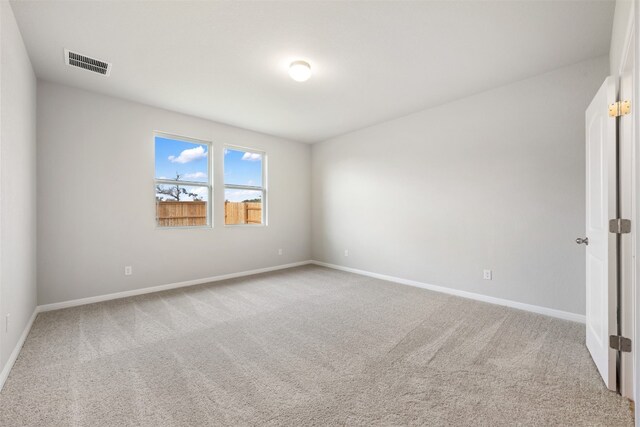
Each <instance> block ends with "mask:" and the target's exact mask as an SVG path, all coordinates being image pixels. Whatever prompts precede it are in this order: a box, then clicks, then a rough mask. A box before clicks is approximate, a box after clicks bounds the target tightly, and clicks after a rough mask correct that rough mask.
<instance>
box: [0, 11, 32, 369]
mask: <svg viewBox="0 0 640 427" xmlns="http://www.w3.org/2000/svg"><path fill="white" fill-rule="evenodd" d="M0 41H1V42H0V57H1V58H0V80H1V83H0V235H1V236H2V239H1V240H0V241H1V243H0V325H1V327H0V350H1V351H0V370H1V369H2V368H3V367H4V366H5V364H6V363H7V360H8V359H9V356H10V354H11V352H12V351H13V350H14V348H15V347H16V344H17V343H18V341H19V339H20V336H21V335H22V333H23V331H24V329H25V327H26V326H27V324H28V322H29V319H30V318H31V316H32V314H33V312H34V310H35V307H36V78H35V75H34V73H33V69H32V67H31V62H30V61H29V57H28V56H27V52H26V50H25V47H24V44H23V42H22V37H21V35H20V32H19V31H18V26H17V24H16V21H15V18H14V16H13V12H12V11H11V6H10V5H9V3H8V2H7V1H4V0H2V1H1V2H0ZM7 314H10V315H11V317H10V322H9V329H8V331H6V328H5V319H6V316H7Z"/></svg>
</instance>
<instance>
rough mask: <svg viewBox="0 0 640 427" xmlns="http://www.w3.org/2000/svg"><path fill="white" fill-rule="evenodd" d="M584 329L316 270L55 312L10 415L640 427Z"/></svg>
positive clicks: (40, 420) (21, 371)
mask: <svg viewBox="0 0 640 427" xmlns="http://www.w3.org/2000/svg"><path fill="white" fill-rule="evenodd" d="M583 336H584V326H583V325H580V324H576V323H571V322H566V321H561V320H557V319H552V318H548V317H544V316H539V315H535V314H530V313H527V312H522V311H518V310H513V309H508V308H504V307H499V306H494V305H489V304H484V303H479V302H474V301H470V300H465V299H462V298H457V297H451V296H447V295H442V294H438V293H433V292H429V291H425V290H422V289H417V288H412V287H408V286H403V285H398V284H394V283H389V282H384V281H380V280H375V279H371V278H367V277H362V276H358V275H353V274H348V273H343V272H339V271H335V270H330V269H325V268H320V267H314V266H307V267H300V268H295V269H290V270H284V271H280V272H275V273H269V274H263V275H258V276H253V277H248V278H242V279H234V280H229V281H225V282H219V283H217V284H211V285H202V286H195V287H191V288H183V289H180V290H175V291H167V292H162V293H157V294H151V295H145V296H139V297H132V298H127V299H122V300H116V301H110V302H105V303H100V304H93V305H88V306H83V307H77V308H71V309H66V310H60V311H55V312H49V313H43V314H40V315H39V316H38V318H37V319H36V321H35V324H34V326H33V329H32V331H31V333H30V334H29V337H28V339H27V341H26V343H25V346H24V348H23V350H22V353H21V354H20V357H19V358H18V361H17V363H16V364H15V367H14V368H13V371H12V372H11V375H10V377H9V379H8V381H7V383H6V386H5V388H4V390H3V392H2V393H1V394H0V425H2V426H22V425H33V426H35V425H38V426H43V425H52V426H67V425H70V426H127V425H136V426H173V425H180V426H187V425H193V426H201V425H216V426H218V425H234V426H235V425H291V426H308V425H348V426H353V425H367V426H368V425H429V426H438V425H453V426H467V425H469V426H470V425H486V426H489V425H491V426H499V425H504V426H512V425H536V426H549V425H575V426H586V425H607V426H623V425H632V415H631V412H630V410H629V404H628V402H627V401H626V400H625V399H623V398H621V397H620V396H618V395H616V394H615V393H612V392H609V391H607V390H606V389H605V388H604V386H603V385H602V382H601V380H600V379H599V377H598V374H597V372H596V370H595V367H594V365H593V363H592V362H591V360H590V358H589V355H588V353H587V350H586V349H585V347H584V338H583Z"/></svg>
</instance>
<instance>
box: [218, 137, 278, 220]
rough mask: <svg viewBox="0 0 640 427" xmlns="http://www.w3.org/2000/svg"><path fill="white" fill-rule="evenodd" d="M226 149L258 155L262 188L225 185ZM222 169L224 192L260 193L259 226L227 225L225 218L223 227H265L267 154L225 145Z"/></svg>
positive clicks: (266, 216)
mask: <svg viewBox="0 0 640 427" xmlns="http://www.w3.org/2000/svg"><path fill="white" fill-rule="evenodd" d="M227 149H229V150H233V151H244V152H245V153H254V154H260V156H261V157H262V186H261V187H259V186H254V185H237V184H227V182H226V180H224V177H225V176H226V173H225V172H226V171H225V167H226V163H225V158H224V153H225V152H226V150H227ZM222 169H223V173H224V174H223V180H224V190H225V192H226V190H227V189H233V190H252V191H260V192H262V223H261V224H227V223H226V218H225V219H223V222H224V226H225V227H266V226H267V218H268V215H267V153H266V152H265V151H262V150H256V149H254V148H248V147H240V146H238V145H225V146H224V151H223V154H222ZM223 209H224V205H223ZM225 214H226V212H225Z"/></svg>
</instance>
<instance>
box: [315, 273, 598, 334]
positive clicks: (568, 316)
mask: <svg viewBox="0 0 640 427" xmlns="http://www.w3.org/2000/svg"><path fill="white" fill-rule="evenodd" d="M311 263H312V264H315V265H319V266H322V267H328V268H333V269H335V270H342V271H348V272H350V273H355V274H360V275H363V276H369V277H374V278H376V279H381V280H386V281H389V282H395V283H400V284H402V285H409V286H415V287H418V288H423V289H428V290H430V291H435V292H441V293H444V294H449V295H455V296H459V297H462V298H469V299H473V300H477V301H482V302H488V303H490V304H496V305H503V306H505V307H512V308H517V309H519V310H525V311H530V312H533V313H537V314H543V315H545V316H551V317H556V318H558V319H563V320H570V321H572V322H578V323H585V322H586V318H585V316H584V315H583V314H577V313H570V312H568V311H562V310H556V309H554V308H547V307H541V306H538V305H531V304H525V303H522V302H517V301H511V300H508V299H502V298H496V297H490V296H488V295H482V294H476V293H473V292H467V291H461V290H459V289H453V288H447V287H444V286H438V285H431V284H428V283H422V282H418V281H416V280H409V279H402V278H400V277H394V276H387V275H386V274H379V273H372V272H370V271H365V270H359V269H357V268H351V267H343V266H341V265H337V264H329V263H326V262H321V261H311Z"/></svg>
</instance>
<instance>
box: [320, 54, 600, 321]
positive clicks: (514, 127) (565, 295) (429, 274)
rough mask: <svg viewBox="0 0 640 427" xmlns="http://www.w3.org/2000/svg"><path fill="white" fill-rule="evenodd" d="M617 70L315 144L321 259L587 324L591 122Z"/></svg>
mask: <svg viewBox="0 0 640 427" xmlns="http://www.w3.org/2000/svg"><path fill="white" fill-rule="evenodd" d="M608 67H609V63H608V61H607V58H606V57H602V58H598V59H594V60H591V61H587V62H583V63H580V64H576V65H573V66H570V67H566V68H563V69H559V70H556V71H553V72H550V73H548V74H544V75H541V76H537V77H535V78H532V79H529V80H525V81H521V82H518V83H515V84H511V85H508V86H503V87H500V88H497V89H494V90H491V91H488V92H484V93H481V94H478V95H475V96H471V97H468V98H465V99H462V100H459V101H456V102H452V103H449V104H446V105H442V106H440V107H437V108H433V109H429V110H425V111H422V112H418V113H415V114H412V115H409V116H406V117H404V118H400V119H397V120H393V121H389V122H386V123H382V124H379V125H376V126H372V127H369V128H366V129H363V130H360V131H356V132H353V133H350V134H347V135H343V136H340V137H337V138H334V139H331V140H328V141H325V142H323V143H318V144H314V145H313V151H312V171H313V173H312V176H313V178H312V195H313V198H312V230H313V231H312V242H313V246H312V256H313V258H314V259H316V260H320V261H324V262H328V263H333V264H339V265H343V266H347V267H353V268H357V269H361V270H366V271H370V272H375V273H381V274H386V275H391V276H396V277H400V278H405V279H411V280H417V281H420V282H424V283H429V284H434V285H440V286H447V287H451V288H455V289H460V290H465V291H470V292H475V293H480V294H485V295H489V296H493V297H499V298H504V299H509V300H513V301H518V302H522V303H527V304H533V305H538V306H543V307H548V308H553V309H558V310H564V311H568V312H572V313H578V314H583V313H584V305H585V291H584V281H585V272H584V250H583V249H582V247H579V246H577V245H576V244H575V238H576V237H578V236H582V235H583V234H584V230H585V224H584V216H585V214H584V206H585V186H584V179H585V178H584V177H585V169H584V162H585V160H584V159H585V151H584V111H585V108H586V106H587V105H588V103H589V101H590V100H591V98H592V96H593V94H594V93H595V92H596V90H597V89H598V87H599V86H600V84H601V83H602V81H603V79H604V78H605V76H606V75H607V70H608ZM345 249H348V250H349V256H348V257H345V256H344V255H343V253H344V250H345ZM485 268H488V269H492V270H493V275H494V277H493V280H492V281H484V280H483V279H482V270H483V269H485Z"/></svg>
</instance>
